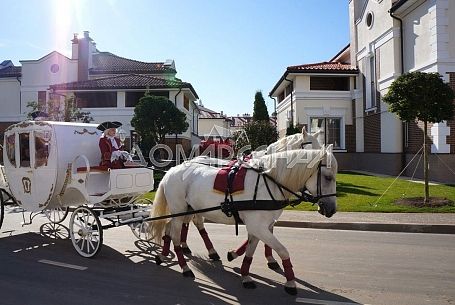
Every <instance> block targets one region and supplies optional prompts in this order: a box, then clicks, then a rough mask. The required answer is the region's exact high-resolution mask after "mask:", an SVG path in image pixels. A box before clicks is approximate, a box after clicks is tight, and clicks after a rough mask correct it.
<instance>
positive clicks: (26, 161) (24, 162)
mask: <svg viewBox="0 0 455 305" xmlns="http://www.w3.org/2000/svg"><path fill="white" fill-rule="evenodd" d="M19 144H20V146H19V152H20V154H19V157H20V163H19V164H20V167H30V135H29V134H28V133H20V134H19Z"/></svg>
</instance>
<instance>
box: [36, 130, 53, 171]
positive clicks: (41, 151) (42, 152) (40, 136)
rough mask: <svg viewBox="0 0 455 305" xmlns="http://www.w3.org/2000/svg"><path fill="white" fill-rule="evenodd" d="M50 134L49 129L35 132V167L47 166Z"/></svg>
mask: <svg viewBox="0 0 455 305" xmlns="http://www.w3.org/2000/svg"><path fill="white" fill-rule="evenodd" d="M50 140H51V134H50V132H49V131H44V132H42V131H36V132H35V168H38V167H41V166H47V160H48V158H49V151H50Z"/></svg>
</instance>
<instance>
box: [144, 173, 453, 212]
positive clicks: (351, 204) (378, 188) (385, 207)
mask: <svg viewBox="0 0 455 305" xmlns="http://www.w3.org/2000/svg"><path fill="white" fill-rule="evenodd" d="M393 180H394V178H384V177H377V176H372V175H366V174H359V173H354V172H341V173H338V174H337V203H338V211H340V212H396V213H418V212H434V213H455V205H452V206H442V207H437V208H435V207H433V208H430V207H421V208H418V207H412V206H403V205H397V204H394V201H395V200H396V199H400V198H403V197H422V196H423V184H421V183H416V182H410V181H406V180H402V179H397V180H396V181H395V183H394V184H393V185H392V186H391V187H390V189H389V190H388V191H387V192H386V193H385V194H384V196H382V198H381V199H379V198H380V197H381V195H382V194H383V193H384V192H385V190H386V189H387V188H388V187H389V186H390V185H391V184H392V182H393ZM144 196H145V197H147V198H149V199H151V200H153V198H154V197H155V192H150V193H147V194H145V195H144ZM430 196H432V197H444V198H448V199H450V200H452V201H453V202H455V185H430ZM288 209H293V210H300V211H314V210H316V209H317V207H316V206H312V205H311V204H310V203H302V204H300V205H298V206H296V207H294V208H288Z"/></svg>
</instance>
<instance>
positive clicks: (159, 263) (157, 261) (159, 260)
mask: <svg viewBox="0 0 455 305" xmlns="http://www.w3.org/2000/svg"><path fill="white" fill-rule="evenodd" d="M155 263H156V264H157V265H158V266H159V265H161V264H162V263H163V260H162V259H161V258H160V257H159V256H156V257H155Z"/></svg>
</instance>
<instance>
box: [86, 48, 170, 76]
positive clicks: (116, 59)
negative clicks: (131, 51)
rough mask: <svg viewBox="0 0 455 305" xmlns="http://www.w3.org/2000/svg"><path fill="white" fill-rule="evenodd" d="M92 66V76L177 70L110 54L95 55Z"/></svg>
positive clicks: (156, 63) (159, 64) (162, 64)
mask: <svg viewBox="0 0 455 305" xmlns="http://www.w3.org/2000/svg"><path fill="white" fill-rule="evenodd" d="M92 64H93V68H91V69H90V74H127V73H139V74H160V73H176V71H175V69H173V68H171V67H168V66H165V65H164V63H162V62H143V61H138V60H133V59H128V58H124V57H120V56H117V55H115V54H112V53H110V52H99V53H95V54H93V57H92Z"/></svg>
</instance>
